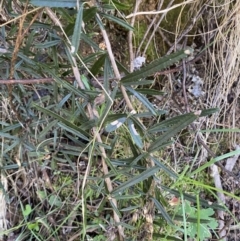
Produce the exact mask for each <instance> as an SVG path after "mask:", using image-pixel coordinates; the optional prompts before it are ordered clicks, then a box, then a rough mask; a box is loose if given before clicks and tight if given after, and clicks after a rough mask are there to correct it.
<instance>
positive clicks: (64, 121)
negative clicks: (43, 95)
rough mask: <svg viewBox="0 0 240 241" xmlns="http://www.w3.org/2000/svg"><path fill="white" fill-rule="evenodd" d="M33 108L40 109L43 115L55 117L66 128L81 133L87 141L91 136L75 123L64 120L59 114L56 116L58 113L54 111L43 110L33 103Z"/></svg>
mask: <svg viewBox="0 0 240 241" xmlns="http://www.w3.org/2000/svg"><path fill="white" fill-rule="evenodd" d="M33 106H34V107H36V108H37V109H39V110H40V111H42V112H43V113H45V114H47V115H50V116H52V117H54V118H55V119H57V120H59V121H61V122H62V123H64V124H65V125H66V126H68V127H70V128H72V129H74V130H75V131H77V132H79V133H81V134H82V136H83V137H84V138H85V139H86V140H88V136H89V134H88V133H87V132H85V131H84V130H82V129H81V128H79V127H77V126H76V125H74V124H73V123H71V122H69V121H68V120H66V119H64V118H63V117H61V116H60V115H58V114H56V113H54V112H52V111H50V110H48V109H46V108H43V107H41V106H39V105H36V104H34V103H33ZM84 138H83V139H84Z"/></svg>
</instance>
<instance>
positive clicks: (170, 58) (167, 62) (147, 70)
mask: <svg viewBox="0 0 240 241" xmlns="http://www.w3.org/2000/svg"><path fill="white" fill-rule="evenodd" d="M191 51H192V50H189V49H187V50H180V51H178V52H176V53H173V54H170V55H166V56H164V57H162V58H160V59H157V60H155V61H153V62H152V63H150V64H149V65H147V66H145V67H143V68H141V69H140V70H137V71H134V72H132V73H130V74H128V75H126V76H125V77H123V78H122V79H121V83H122V84H123V85H125V83H128V82H134V81H138V80H139V79H143V78H146V77H147V76H150V75H153V74H155V73H156V72H158V71H160V70H163V69H165V68H167V67H169V66H171V65H173V64H174V63H176V62H178V61H179V60H181V59H183V58H186V57H187V56H188V55H189V54H190V53H191Z"/></svg>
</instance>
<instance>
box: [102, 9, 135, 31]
mask: <svg viewBox="0 0 240 241" xmlns="http://www.w3.org/2000/svg"><path fill="white" fill-rule="evenodd" d="M99 15H100V16H102V17H105V18H107V19H109V20H111V21H113V22H115V23H117V24H119V25H121V26H123V27H124V28H126V29H128V30H129V31H133V30H134V28H133V27H132V26H131V25H130V24H128V22H126V21H124V20H122V19H120V18H118V17H115V16H113V15H110V14H105V13H99Z"/></svg>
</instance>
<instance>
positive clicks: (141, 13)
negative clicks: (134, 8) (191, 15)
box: [126, 0, 194, 18]
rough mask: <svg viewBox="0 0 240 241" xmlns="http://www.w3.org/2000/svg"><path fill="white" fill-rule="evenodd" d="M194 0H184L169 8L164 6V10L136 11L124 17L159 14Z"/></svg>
mask: <svg viewBox="0 0 240 241" xmlns="http://www.w3.org/2000/svg"><path fill="white" fill-rule="evenodd" d="M193 1H194V0H188V1H186V2H183V3H179V4H175V5H173V6H172V7H170V8H166V9H164V10H160V11H150V12H138V13H132V14H130V15H128V16H126V18H132V17H135V16H138V15H150V14H151V15H154V14H160V13H166V12H169V11H170V10H173V9H174V8H178V7H180V6H182V5H186V4H188V3H191V2H193Z"/></svg>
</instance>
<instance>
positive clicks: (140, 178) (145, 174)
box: [112, 167, 159, 195]
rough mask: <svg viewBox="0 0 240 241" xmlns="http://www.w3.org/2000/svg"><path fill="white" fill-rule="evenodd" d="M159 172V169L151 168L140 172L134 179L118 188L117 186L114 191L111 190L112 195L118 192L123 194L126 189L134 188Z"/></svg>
mask: <svg viewBox="0 0 240 241" xmlns="http://www.w3.org/2000/svg"><path fill="white" fill-rule="evenodd" d="M158 170H159V167H152V168H149V169H147V170H146V171H144V172H142V173H141V174H139V175H137V176H135V177H134V178H132V179H130V180H128V181H126V182H124V183H123V184H121V185H120V186H118V187H117V188H116V189H115V190H113V192H112V194H113V195H114V194H119V193H120V192H123V191H124V190H126V189H127V188H129V187H131V186H134V185H136V184H138V183H140V182H142V181H143V180H145V179H147V178H149V177H151V176H153V175H154V174H155V173H156V172H157V171H158Z"/></svg>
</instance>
